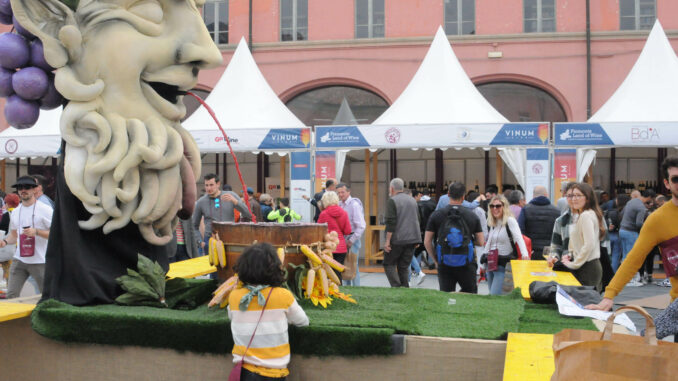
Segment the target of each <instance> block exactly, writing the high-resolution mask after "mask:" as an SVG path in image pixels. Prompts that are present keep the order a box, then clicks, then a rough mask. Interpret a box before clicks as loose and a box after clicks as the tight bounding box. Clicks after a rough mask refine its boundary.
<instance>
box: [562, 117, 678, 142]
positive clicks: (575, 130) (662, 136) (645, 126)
mask: <svg viewBox="0 0 678 381" xmlns="http://www.w3.org/2000/svg"><path fill="white" fill-rule="evenodd" d="M553 128H554V134H555V136H554V137H555V144H556V146H612V145H614V146H623V147H666V146H670V145H678V122H609V123H554V127H553Z"/></svg>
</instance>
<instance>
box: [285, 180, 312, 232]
mask: <svg viewBox="0 0 678 381" xmlns="http://www.w3.org/2000/svg"><path fill="white" fill-rule="evenodd" d="M302 195H306V196H308V197H309V198H312V197H313V192H312V189H311V180H292V181H290V208H292V210H294V211H295V212H297V213H299V214H300V215H301V221H302V222H313V214H314V212H315V211H314V210H313V208H314V207H313V205H311V203H310V202H308V201H306V200H304V199H303V198H302V197H301V196H302Z"/></svg>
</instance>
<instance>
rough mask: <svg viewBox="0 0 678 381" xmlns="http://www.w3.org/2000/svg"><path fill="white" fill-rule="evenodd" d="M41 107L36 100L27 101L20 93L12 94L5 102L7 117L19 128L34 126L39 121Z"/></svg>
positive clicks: (10, 122)
mask: <svg viewBox="0 0 678 381" xmlns="http://www.w3.org/2000/svg"><path fill="white" fill-rule="evenodd" d="M39 115H40V107H39V106H38V102H36V101H27V100H25V99H22V98H21V97H19V96H18V95H16V94H15V95H10V96H9V98H7V103H6V104H5V119H7V122H8V123H9V124H10V125H12V126H14V127H16V128H18V129H24V128H29V127H32V126H33V125H34V124H35V122H37V121H38V116H39Z"/></svg>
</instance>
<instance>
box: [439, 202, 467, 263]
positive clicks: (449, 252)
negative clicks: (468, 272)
mask: <svg viewBox="0 0 678 381" xmlns="http://www.w3.org/2000/svg"><path fill="white" fill-rule="evenodd" d="M459 208H460V207H459ZM459 208H454V207H450V208H449V210H448V211H447V218H446V219H445V222H443V224H442V225H441V226H440V228H439V229H438V238H437V241H436V253H437V255H438V262H439V263H442V264H444V265H447V266H450V267H461V266H466V264H468V263H469V262H473V240H472V239H471V229H469V227H468V225H467V224H466V220H464V217H463V216H462V214H461V211H460V209H459Z"/></svg>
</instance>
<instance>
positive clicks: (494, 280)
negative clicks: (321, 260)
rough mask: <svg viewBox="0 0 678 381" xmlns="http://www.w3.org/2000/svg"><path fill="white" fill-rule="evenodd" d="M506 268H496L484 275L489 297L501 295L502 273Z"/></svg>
mask: <svg viewBox="0 0 678 381" xmlns="http://www.w3.org/2000/svg"><path fill="white" fill-rule="evenodd" d="M505 271H506V268H505V267H504V266H497V270H495V271H488V272H487V274H486V275H485V276H486V277H487V285H488V287H489V289H490V295H501V288H502V286H503V285H504V273H505Z"/></svg>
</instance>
